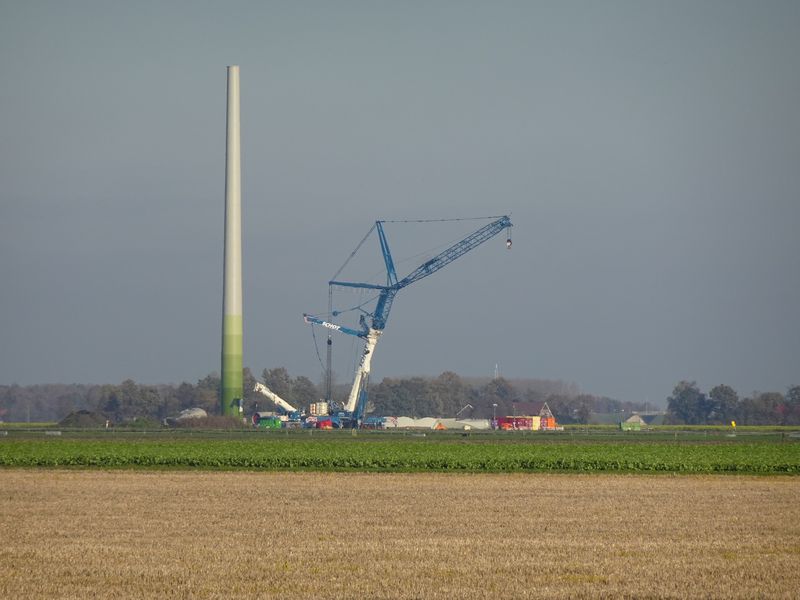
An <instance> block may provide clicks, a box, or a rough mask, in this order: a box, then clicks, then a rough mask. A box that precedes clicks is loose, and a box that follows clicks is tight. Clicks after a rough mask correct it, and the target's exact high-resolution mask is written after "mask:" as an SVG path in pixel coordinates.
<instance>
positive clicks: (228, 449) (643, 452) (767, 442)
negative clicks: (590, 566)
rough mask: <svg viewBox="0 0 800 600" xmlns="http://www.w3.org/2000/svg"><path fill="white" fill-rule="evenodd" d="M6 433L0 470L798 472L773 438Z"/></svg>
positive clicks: (796, 461) (793, 458)
mask: <svg viewBox="0 0 800 600" xmlns="http://www.w3.org/2000/svg"><path fill="white" fill-rule="evenodd" d="M61 433H62V435H53V434H54V432H52V431H49V432H48V431H28V432H10V433H9V434H8V435H5V436H2V437H0V466H3V467H98V468H200V469H246V470H281V471H294V470H318V471H383V472H414V471H434V472H446V471H456V472H490V473H500V472H545V471H556V472H631V473H633V472H638V473H665V472H666V473H752V474H800V441H798V440H796V439H795V438H792V437H790V436H787V435H786V434H785V433H778V434H775V433H773V434H766V433H764V434H752V435H749V436H737V437H730V436H727V435H721V434H718V435H713V434H709V433H696V432H695V433H683V434H681V435H678V433H661V434H652V433H642V434H619V435H610V434H598V433H591V432H589V433H583V434H581V433H580V432H563V433H559V434H547V435H541V434H539V435H531V434H527V435H525V434H523V435H514V434H511V435H507V434H504V433H492V434H477V435H469V436H467V435H461V434H453V433H445V434H437V433H427V434H422V433H417V434H408V433H406V434H398V433H392V434H390V433H381V432H374V433H373V432H358V433H357V434H354V433H353V432H313V433H310V432H307V431H298V432H292V433H291V434H288V433H282V432H276V433H264V432H243V433H236V432H232V433H230V432H229V433H212V432H199V433H198V432H193V433H177V432H175V433H172V432H149V433H148V432H138V433H135V432H129V433H127V434H125V433H120V432H114V433H108V434H106V435H103V434H102V433H98V432H94V433H85V432H83V433H82V432H61Z"/></svg>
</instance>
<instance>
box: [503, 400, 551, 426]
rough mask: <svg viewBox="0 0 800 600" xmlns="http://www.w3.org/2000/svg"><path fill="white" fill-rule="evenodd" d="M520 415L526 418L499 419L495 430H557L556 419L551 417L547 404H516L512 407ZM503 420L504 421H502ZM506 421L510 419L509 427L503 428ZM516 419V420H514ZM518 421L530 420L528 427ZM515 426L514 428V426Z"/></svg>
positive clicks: (524, 422) (510, 417) (525, 423)
mask: <svg viewBox="0 0 800 600" xmlns="http://www.w3.org/2000/svg"><path fill="white" fill-rule="evenodd" d="M514 408H515V409H516V411H515V412H517V413H518V414H520V415H526V416H524V417H523V416H508V417H500V418H499V419H497V428H499V429H533V430H534V431H537V430H543V431H552V430H554V429H557V428H558V425H557V424H556V418H555V416H553V413H552V411H551V410H550V407H549V406H547V402H517V403H515V405H514ZM504 419H505V421H503V420H504ZM508 419H512V421H511V422H510V426H509V425H506V426H505V427H504V426H503V423H504V422H505V423H509V421H508ZM515 419H516V420H515ZM520 419H531V421H530V427H528V426H527V422H526V421H521V420H520ZM515 425H516V426H515Z"/></svg>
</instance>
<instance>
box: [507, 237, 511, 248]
mask: <svg viewBox="0 0 800 600" xmlns="http://www.w3.org/2000/svg"><path fill="white" fill-rule="evenodd" d="M506 248H507V249H508V250H511V238H508V239H507V240H506Z"/></svg>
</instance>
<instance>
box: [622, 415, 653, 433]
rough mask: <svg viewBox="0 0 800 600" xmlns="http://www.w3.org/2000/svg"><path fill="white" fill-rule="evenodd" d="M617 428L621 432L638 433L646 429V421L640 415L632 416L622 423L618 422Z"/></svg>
mask: <svg viewBox="0 0 800 600" xmlns="http://www.w3.org/2000/svg"><path fill="white" fill-rule="evenodd" d="M619 428H620V429H622V431H639V430H640V429H646V428H647V421H645V420H644V419H643V418H642V417H641V415H639V414H633V415H631V416H630V417H628V418H627V419H625V420H624V421H620V424H619Z"/></svg>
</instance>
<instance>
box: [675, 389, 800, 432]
mask: <svg viewBox="0 0 800 600" xmlns="http://www.w3.org/2000/svg"><path fill="white" fill-rule="evenodd" d="M667 418H668V421H669V422H670V423H673V424H679V425H728V424H730V422H731V421H735V422H736V423H737V424H741V425H800V385H795V386H792V387H790V388H789V389H788V391H787V393H786V395H784V394H781V393H780V392H754V393H753V394H752V395H750V396H747V397H745V398H741V399H740V398H739V395H738V394H737V393H736V391H735V390H734V389H733V388H731V387H730V386H727V385H718V386H716V387H714V388H712V389H711V390H710V391H709V392H708V393H707V394H706V393H704V392H702V391H701V390H700V388H699V387H698V386H697V383H696V382H694V381H681V382H680V383H679V384H678V385H676V386H675V389H674V390H673V391H672V395H671V396H670V397H669V398H667Z"/></svg>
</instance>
